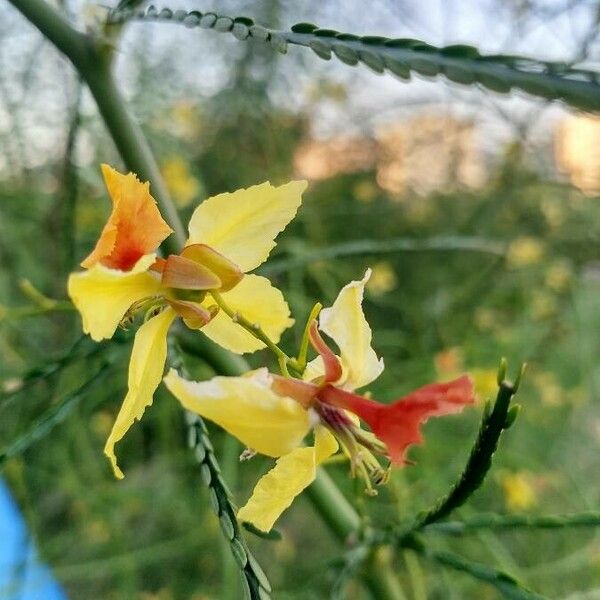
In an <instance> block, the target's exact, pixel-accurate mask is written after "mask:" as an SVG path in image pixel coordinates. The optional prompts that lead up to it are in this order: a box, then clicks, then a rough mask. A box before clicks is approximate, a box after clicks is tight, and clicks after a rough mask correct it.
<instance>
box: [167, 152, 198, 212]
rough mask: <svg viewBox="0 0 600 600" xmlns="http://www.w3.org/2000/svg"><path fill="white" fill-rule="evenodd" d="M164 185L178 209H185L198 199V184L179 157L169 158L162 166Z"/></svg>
mask: <svg viewBox="0 0 600 600" xmlns="http://www.w3.org/2000/svg"><path fill="white" fill-rule="evenodd" d="M161 171H162V175H163V177H164V180H165V184H166V185H167V188H168V190H169V193H170V194H171V196H172V198H173V201H174V202H175V204H176V205H177V207H178V208H184V207H186V206H187V205H188V204H189V203H190V202H191V201H192V200H193V199H194V198H197V197H198V194H199V192H200V189H201V185H200V182H199V181H198V180H197V179H196V178H195V177H194V176H193V175H192V173H191V172H190V169H189V167H188V164H187V162H186V161H185V160H183V158H181V156H171V157H170V158H168V159H167V160H166V161H165V162H164V163H163V166H162V169H161Z"/></svg>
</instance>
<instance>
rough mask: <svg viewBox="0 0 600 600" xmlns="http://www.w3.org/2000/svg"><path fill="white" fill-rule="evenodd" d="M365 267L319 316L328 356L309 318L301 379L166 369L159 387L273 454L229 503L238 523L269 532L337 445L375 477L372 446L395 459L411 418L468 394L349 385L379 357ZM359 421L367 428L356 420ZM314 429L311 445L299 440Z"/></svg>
mask: <svg viewBox="0 0 600 600" xmlns="http://www.w3.org/2000/svg"><path fill="white" fill-rule="evenodd" d="M369 276H370V273H369V272H367V274H366V275H365V277H364V278H363V279H362V280H361V281H353V282H351V283H349V284H348V285H346V286H345V287H344V288H343V289H342V290H341V292H340V294H339V295H338V297H337V299H336V301H335V302H334V303H333V305H332V306H331V307H330V308H326V309H324V310H323V311H322V312H321V314H320V317H319V329H320V330H321V331H323V332H324V333H326V334H327V335H328V336H329V337H330V338H331V339H332V340H334V341H335V343H336V344H337V347H338V349H339V353H340V356H339V357H337V356H336V355H335V354H334V353H333V351H332V350H330V349H329V347H328V346H327V345H326V344H325V342H324V340H323V339H322V338H321V336H320V334H319V333H318V329H317V323H316V321H313V322H312V323H310V340H311V343H312V345H313V347H314V348H315V349H316V350H317V352H318V353H319V356H318V357H317V358H315V359H314V360H312V361H311V362H310V363H308V365H307V366H306V370H305V371H304V373H303V379H299V378H297V379H292V378H287V377H280V376H277V375H271V374H270V373H269V372H268V371H267V370H266V369H260V370H258V371H255V372H253V373H251V374H248V375H247V376H244V377H215V378H213V379H212V380H210V381H204V382H192V381H186V380H185V379H183V378H182V377H180V376H179V375H178V374H177V372H176V371H174V370H171V371H170V372H169V374H168V375H167V376H166V377H165V383H166V385H167V387H168V389H169V390H170V391H171V393H173V394H174V395H175V397H177V398H178V399H179V401H180V402H181V403H182V404H183V406H184V407H185V408H186V409H187V410H190V411H192V412H195V413H197V414H199V415H201V416H202V417H204V418H207V419H209V420H211V421H213V422H215V423H216V424H218V425H220V426H221V427H223V428H224V429H225V430H226V431H227V432H229V433H230V434H231V435H234V436H235V437H237V438H238V439H239V440H240V441H241V442H242V443H243V444H245V445H246V446H247V447H248V448H250V449H252V450H253V451H255V452H258V453H260V454H264V455H266V456H270V457H273V458H276V459H277V462H276V464H275V466H274V467H273V469H271V470H270V471H269V472H268V473H267V474H266V475H264V476H263V477H262V478H261V479H260V480H259V482H258V483H257V485H256V487H255V488H254V491H253V493H252V496H251V497H250V499H249V500H248V502H247V503H246V505H245V506H244V507H242V508H241V509H240V510H239V513H238V518H239V519H240V520H241V521H246V522H250V523H252V524H253V525H254V526H255V527H257V528H258V529H260V530H262V531H269V530H270V529H271V528H272V527H273V524H274V523H275V521H276V520H277V519H278V518H279V516H280V515H281V514H282V513H283V511H284V510H285V509H286V508H288V506H290V504H291V503H292V502H293V500H294V498H295V497H296V496H297V495H298V494H300V493H301V492H302V490H304V489H305V488H306V487H307V486H308V485H310V483H311V482H312V481H313V480H314V478H315V476H316V470H317V467H318V465H319V464H320V463H322V462H323V461H324V460H326V459H327V458H328V457H330V456H331V455H332V454H334V453H335V452H336V451H337V450H338V447H339V446H341V447H342V450H343V451H344V453H345V454H347V455H348V456H349V458H350V463H351V467H352V470H353V473H354V472H357V473H358V474H360V475H361V476H362V477H363V478H364V479H365V481H366V482H367V486H368V490H369V491H370V492H372V493H373V492H374V490H373V489H372V487H371V482H373V483H375V484H380V483H384V482H385V481H386V479H387V476H388V471H387V470H386V469H384V468H382V467H381V465H380V464H379V462H378V461H377V459H376V458H375V456H374V455H373V452H377V453H380V454H385V455H386V456H388V457H389V459H390V461H391V462H392V463H393V464H396V465H402V464H405V462H406V459H405V452H406V449H407V447H408V446H409V445H410V444H413V443H417V442H419V441H421V439H422V438H421V434H420V432H419V426H420V424H421V423H423V422H424V421H426V420H427V418H428V417H431V416H439V415H442V414H450V413H454V412H459V411H460V410H461V409H462V408H463V407H464V406H465V405H466V404H470V403H472V402H473V389H472V384H471V382H470V381H469V379H468V378H467V377H462V378H459V379H458V380H456V381H453V382H449V383H445V384H430V385H429V386H425V387H423V388H420V389H419V390H416V391H415V392H413V393H412V394H409V395H408V396H406V397H404V398H401V399H400V400H398V401H396V402H394V403H392V404H380V403H378V402H375V401H373V400H370V399H368V398H367V397H365V396H360V395H358V394H355V393H354V392H353V390H355V389H356V388H361V387H364V386H366V385H368V384H369V383H371V382H372V381H374V380H375V379H376V378H377V377H378V376H379V375H380V373H381V372H382V371H383V360H382V359H380V358H378V357H377V355H376V353H375V351H374V350H373V348H372V347H371V337H372V334H371V328H370V327H369V324H368V323H367V320H366V319H365V316H364V313H363V311H362V300H363V295H364V288H365V285H366V283H367V281H368V279H369ZM359 419H362V420H363V421H365V422H366V423H367V424H368V425H369V427H370V428H371V431H370V432H368V431H365V430H363V429H361V428H360V424H359V421H358V420H359ZM311 430H313V431H314V445H312V446H303V445H302V443H303V440H304V438H305V436H306V435H307V434H308V433H309V432H310V431H311Z"/></svg>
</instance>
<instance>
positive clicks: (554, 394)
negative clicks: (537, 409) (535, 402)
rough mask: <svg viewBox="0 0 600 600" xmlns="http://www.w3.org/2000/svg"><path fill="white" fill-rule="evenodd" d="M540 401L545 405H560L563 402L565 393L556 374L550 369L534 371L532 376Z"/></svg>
mask: <svg viewBox="0 0 600 600" xmlns="http://www.w3.org/2000/svg"><path fill="white" fill-rule="evenodd" d="M532 381H533V384H534V385H535V387H536V389H537V391H538V393H539V396H540V401H541V403H542V404H544V405H545V406H560V405H562V404H564V403H565V397H566V393H565V390H563V388H562V387H561V385H560V383H559V381H558V379H557V378H556V375H554V373H552V372H550V371H544V372H542V373H536V374H535V375H534V376H533V378H532Z"/></svg>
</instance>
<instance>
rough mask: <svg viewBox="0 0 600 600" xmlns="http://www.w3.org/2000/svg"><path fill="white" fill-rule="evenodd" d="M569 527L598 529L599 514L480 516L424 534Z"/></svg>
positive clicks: (429, 528) (440, 525)
mask: <svg viewBox="0 0 600 600" xmlns="http://www.w3.org/2000/svg"><path fill="white" fill-rule="evenodd" d="M567 527H569V528H571V527H600V512H584V513H578V514H572V515H545V516H544V515H541V516H538V515H496V514H481V515H477V516H474V517H470V518H468V519H464V520H462V521H447V522H442V523H431V524H430V525H426V526H425V527H424V528H423V531H424V532H429V531H431V532H435V533H450V534H461V533H470V532H476V531H478V530H480V529H508V530H520V529H564V528H567Z"/></svg>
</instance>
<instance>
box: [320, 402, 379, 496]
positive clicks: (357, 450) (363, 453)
mask: <svg viewBox="0 0 600 600" xmlns="http://www.w3.org/2000/svg"><path fill="white" fill-rule="evenodd" d="M312 408H313V410H314V411H315V412H316V413H317V414H318V415H319V418H320V420H321V423H322V424H323V425H324V426H325V427H327V429H329V431H330V432H331V433H332V434H333V435H334V436H335V437H336V439H337V441H338V443H339V444H340V447H341V448H342V450H343V452H344V453H345V454H346V455H347V456H348V458H349V459H350V469H351V473H352V476H353V477H356V476H357V475H358V476H360V477H361V478H362V479H363V480H364V482H365V485H366V488H365V492H366V493H367V494H369V495H370V496H375V495H377V490H376V489H375V488H374V487H373V484H374V485H383V484H385V483H387V482H388V480H389V477H390V464H389V462H388V464H387V466H386V467H383V466H382V465H381V464H380V462H379V460H378V459H377V458H376V456H375V454H378V455H380V456H385V457H386V458H387V447H386V445H385V444H384V443H383V442H381V441H379V440H378V439H377V438H376V437H375V436H374V435H373V434H372V433H370V432H369V431H364V430H363V429H361V428H360V426H359V425H358V424H356V423H355V422H354V421H353V420H352V419H351V418H350V417H349V416H348V414H347V413H346V411H344V410H342V409H340V408H337V407H335V406H331V405H329V404H325V403H324V402H321V401H320V400H316V401H315V403H314V405H313V407H312Z"/></svg>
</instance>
